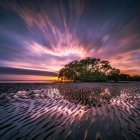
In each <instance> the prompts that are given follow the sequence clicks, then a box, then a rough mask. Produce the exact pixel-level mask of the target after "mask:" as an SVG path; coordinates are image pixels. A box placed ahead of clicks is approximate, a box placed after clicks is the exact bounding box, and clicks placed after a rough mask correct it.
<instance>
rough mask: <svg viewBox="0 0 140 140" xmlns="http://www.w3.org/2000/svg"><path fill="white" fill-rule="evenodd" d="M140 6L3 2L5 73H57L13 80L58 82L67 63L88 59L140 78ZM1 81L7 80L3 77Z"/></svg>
mask: <svg viewBox="0 0 140 140" xmlns="http://www.w3.org/2000/svg"><path fill="white" fill-rule="evenodd" d="M139 13H140V8H139V3H137V1H131V0H128V1H124V2H122V1H120V0H118V1H116V2H115V1H114V2H113V1H110V3H105V2H103V1H102V2H101V3H98V1H96V2H94V1H90V0H87V1H86V0H85V1H82V0H76V1H75V0H68V1H67V2H66V1H65V2H62V1H53V0H52V1H43V2H39V1H36V0H35V1H34V4H33V3H32V2H29V1H26V0H25V1H13V2H11V1H9V2H8V1H4V0H2V1H1V2H0V67H5V68H7V67H8V68H9V67H10V68H17V69H32V70H37V71H40V72H41V71H47V72H53V73H54V76H53V75H51V76H50V75H49V74H48V75H44V76H43V75H42V76H40V75H32V76H31V75H28V73H26V74H21V76H18V78H17V76H16V74H14V75H12V73H10V72H9V73H8V74H9V75H8V76H9V79H12V80H19V79H20V80H21V79H22V80H57V76H56V75H57V73H58V71H59V70H60V69H61V68H62V67H63V66H64V65H65V64H67V63H69V62H71V61H73V60H79V59H82V58H86V57H95V58H100V59H103V60H108V61H109V62H110V63H111V65H112V66H113V67H116V68H118V69H120V70H121V72H124V73H128V74H131V75H136V74H137V75H140V46H139V45H140V39H139V38H140V30H139V22H140V18H139ZM0 73H1V75H2V76H1V78H0V80H4V79H5V80H8V76H7V73H6V74H5V73H4V70H3V71H2V72H1V71H0Z"/></svg>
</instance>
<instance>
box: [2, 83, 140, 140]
mask: <svg viewBox="0 0 140 140" xmlns="http://www.w3.org/2000/svg"><path fill="white" fill-rule="evenodd" d="M100 139H102V140H135V139H136V140H139V139H140V83H66V84H62V83H59V84H58V83H54V84H51V83H50V84H46V83H44V84H43V83H38V84H37V83H36V84H33V83H27V84H23V83H22V84H19V83H18V84H0V140H100Z"/></svg>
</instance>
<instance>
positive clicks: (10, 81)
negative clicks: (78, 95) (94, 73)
mask: <svg viewBox="0 0 140 140" xmlns="http://www.w3.org/2000/svg"><path fill="white" fill-rule="evenodd" d="M139 82H140V81H118V82H114V81H107V82H80V81H78V82H72V81H65V82H63V81H57V80H56V81H53V80H0V84H18V83H19V84H20V83H21V84H22V83H23V84H28V83H29V84H34V83H36V84H37V83H64V84H67V83H75V84H76V83H139Z"/></svg>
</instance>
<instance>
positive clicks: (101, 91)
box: [59, 86, 120, 106]
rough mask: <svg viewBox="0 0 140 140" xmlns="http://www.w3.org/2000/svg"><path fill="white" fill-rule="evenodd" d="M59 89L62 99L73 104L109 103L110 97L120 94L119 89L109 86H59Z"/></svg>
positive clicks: (92, 104)
mask: <svg viewBox="0 0 140 140" xmlns="http://www.w3.org/2000/svg"><path fill="white" fill-rule="evenodd" d="M59 91H60V94H61V95H62V96H63V97H64V99H66V100H68V101H70V102H72V103H75V104H82V105H87V106H101V105H103V104H109V103H110V99H111V98H113V97H115V96H118V95H120V91H119V89H118V90H116V88H115V89H114V88H109V87H102V88H100V87H96V88H80V87H61V86H59Z"/></svg>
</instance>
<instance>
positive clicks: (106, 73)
mask: <svg viewBox="0 0 140 140" xmlns="http://www.w3.org/2000/svg"><path fill="white" fill-rule="evenodd" d="M59 78H60V79H61V80H64V79H68V80H73V81H77V80H78V81H85V82H93V81H108V80H111V81H115V82H118V81H119V80H137V81H138V80H140V76H130V75H128V74H122V73H120V70H119V69H116V68H112V67H111V65H110V63H109V62H108V61H105V60H100V59H97V58H91V57H87V58H85V59H81V60H79V61H78V60H75V61H72V62H70V63H68V64H66V65H65V66H64V67H63V68H62V69H60V71H59Z"/></svg>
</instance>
